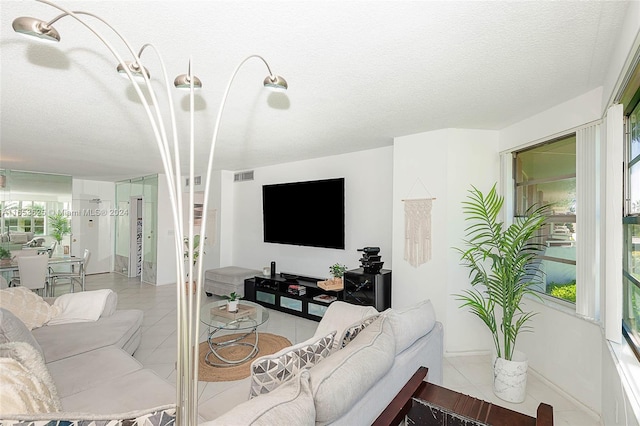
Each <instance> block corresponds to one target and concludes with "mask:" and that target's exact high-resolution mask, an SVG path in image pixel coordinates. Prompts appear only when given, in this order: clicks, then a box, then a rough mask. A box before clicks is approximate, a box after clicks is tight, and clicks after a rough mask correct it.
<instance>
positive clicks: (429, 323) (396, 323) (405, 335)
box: [385, 300, 436, 354]
mask: <svg viewBox="0 0 640 426" xmlns="http://www.w3.org/2000/svg"><path fill="white" fill-rule="evenodd" d="M385 315H386V316H387V317H388V318H389V321H390V323H391V329H392V330H393V335H394V336H395V339H396V354H399V353H400V352H402V351H404V350H405V349H407V348H408V347H409V346H411V345H412V344H413V342H415V341H416V340H418V339H419V338H420V337H422V336H424V335H425V334H427V333H428V332H430V331H431V329H432V328H433V326H434V325H435V323H436V314H435V311H434V309H433V305H432V304H431V300H423V301H422V302H419V303H417V304H415V305H413V306H410V307H408V308H405V309H402V310H395V309H389V310H387V311H385Z"/></svg>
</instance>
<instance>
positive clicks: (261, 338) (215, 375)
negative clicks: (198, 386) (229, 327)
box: [198, 333, 291, 382]
mask: <svg viewBox="0 0 640 426" xmlns="http://www.w3.org/2000/svg"><path fill="white" fill-rule="evenodd" d="M236 336H237V337H240V336H242V334H229V335H226V336H222V337H217V338H215V339H213V341H220V340H222V339H224V340H227V339H231V338H233V337H236ZM254 338H255V337H254V336H249V337H248V338H245V339H243V340H240V342H243V341H247V342H251V343H253V341H254ZM287 346H291V342H290V341H289V340H288V339H287V338H286V337H282V336H278V335H276V334H271V333H260V334H259V335H258V349H259V352H258V354H257V355H256V356H255V357H253V358H251V359H248V360H247V361H245V362H244V363H242V364H238V365H234V366H231V367H212V366H210V365H209V364H207V363H206V362H204V357H205V355H207V352H209V344H208V343H207V342H202V343H200V347H199V352H200V356H199V359H200V361H199V363H198V380H200V381H203V382H229V381H232V380H240V379H244V378H245V377H249V374H251V372H250V367H251V362H252V361H253V360H254V359H256V358H257V357H260V356H263V355H270V354H274V353H276V352H278V351H279V350H280V349H283V348H286V347H287ZM250 350H251V348H250V347H248V346H231V347H227V348H224V349H222V351H221V352H220V354H221V355H222V356H224V357H226V358H229V359H241V358H243V357H245V356H247V354H248V353H249V351H250ZM209 361H212V362H221V361H220V360H219V359H218V358H217V357H216V356H215V355H213V354H212V355H210V356H209Z"/></svg>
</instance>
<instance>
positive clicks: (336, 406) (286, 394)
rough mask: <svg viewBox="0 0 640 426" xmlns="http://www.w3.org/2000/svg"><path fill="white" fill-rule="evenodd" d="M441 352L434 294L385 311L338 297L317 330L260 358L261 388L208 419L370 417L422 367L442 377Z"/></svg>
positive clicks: (211, 425)
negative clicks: (404, 307) (431, 299)
mask: <svg viewBox="0 0 640 426" xmlns="http://www.w3.org/2000/svg"><path fill="white" fill-rule="evenodd" d="M376 315H377V317H376ZM336 336H338V337H336ZM328 344H330V345H331V346H330V347H328V348H327V345H328ZM343 345H344V346H343ZM442 356H443V327H442V324H441V323H440V322H437V321H436V319H435V314H434V311H433V306H432V305H431V302H430V301H428V300H427V301H423V302H420V303H418V304H416V305H414V306H411V307H409V308H406V309H402V310H393V309H389V310H387V311H385V312H383V313H381V314H380V313H378V312H377V311H376V310H375V309H374V308H372V307H363V306H356V305H350V304H348V303H344V302H334V303H332V304H331V305H330V306H329V309H328V310H327V312H326V313H325V315H324V317H323V318H322V320H321V321H320V323H319V324H318V328H317V331H316V333H315V334H314V336H313V337H312V338H310V339H308V340H307V341H305V342H302V343H300V344H297V345H294V346H291V347H288V348H285V349H283V350H281V351H279V352H277V353H276V354H273V355H266V356H263V357H260V358H257V359H256V360H254V361H253V363H252V366H251V368H252V377H251V389H248V390H247V392H248V393H251V394H252V395H257V396H255V397H253V398H251V399H249V400H247V401H245V402H243V403H241V404H239V405H238V406H236V407H235V408H233V409H231V410H230V411H229V412H227V413H225V414H223V415H222V416H220V417H218V418H217V419H215V420H212V421H209V422H206V423H204V424H205V425H207V426H224V425H245V424H246V425H248V424H251V425H269V424H275V423H274V422H277V424H291V425H294V424H295V425H307V424H308V425H311V424H316V425H326V424H331V425H369V424H371V423H373V421H374V420H375V419H376V418H377V417H378V415H379V414H380V413H381V412H382V411H383V410H384V409H385V407H386V406H387V405H388V403H389V402H390V401H391V400H392V399H393V398H394V397H395V395H396V394H397V393H398V391H399V390H400V389H401V388H402V387H403V386H404V384H405V383H406V382H407V381H408V380H409V378H411V376H412V375H413V373H415V371H416V370H417V369H418V367H420V366H425V367H427V368H429V375H428V377H427V380H428V381H430V382H432V383H436V384H442Z"/></svg>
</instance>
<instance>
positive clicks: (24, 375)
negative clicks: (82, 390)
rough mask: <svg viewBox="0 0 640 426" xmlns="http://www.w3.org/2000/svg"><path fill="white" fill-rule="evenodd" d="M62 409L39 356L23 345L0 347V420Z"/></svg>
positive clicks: (10, 344) (15, 343)
mask: <svg viewBox="0 0 640 426" xmlns="http://www.w3.org/2000/svg"><path fill="white" fill-rule="evenodd" d="M61 409H62V406H61V404H60V399H59V398H58V393H57V391H56V387H55V384H54V382H53V379H52V378H51V375H50V374H49V370H47V367H46V366H45V364H44V360H43V359H42V355H41V354H40V352H38V351H37V350H36V349H35V348H34V347H33V346H31V345H30V344H28V343H24V342H12V343H4V344H2V345H0V418H3V419H4V418H6V417H7V415H9V414H29V413H51V412H57V411H60V410H61Z"/></svg>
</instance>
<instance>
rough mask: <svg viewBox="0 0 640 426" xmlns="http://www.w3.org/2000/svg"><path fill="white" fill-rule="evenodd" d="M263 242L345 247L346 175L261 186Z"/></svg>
mask: <svg viewBox="0 0 640 426" xmlns="http://www.w3.org/2000/svg"><path fill="white" fill-rule="evenodd" d="M262 217H263V226H264V242H266V243H279V244H292V245H298V246H311V247H326V248H335V249H344V178H337V179H325V180H314V181H308V182H292V183H281V184H275V185H263V186H262Z"/></svg>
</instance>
